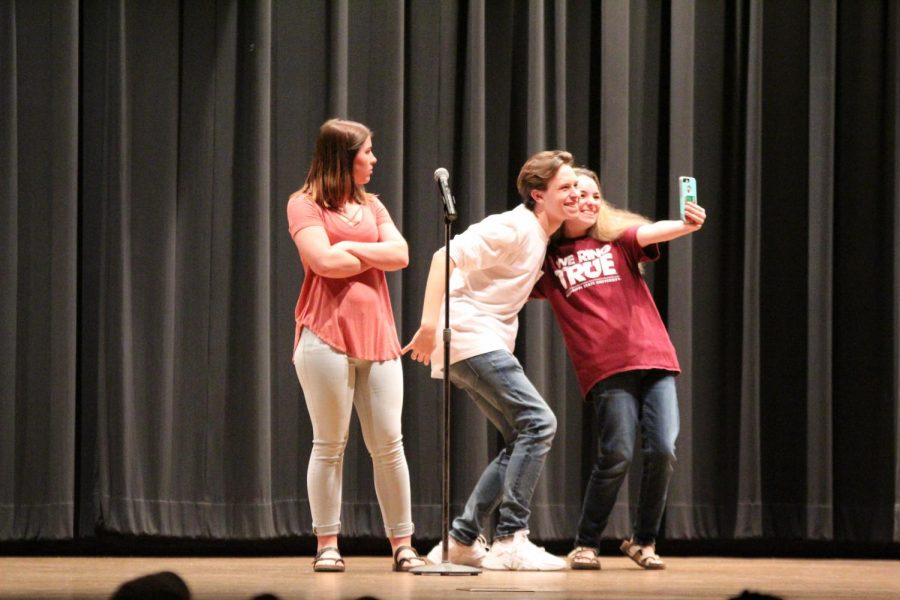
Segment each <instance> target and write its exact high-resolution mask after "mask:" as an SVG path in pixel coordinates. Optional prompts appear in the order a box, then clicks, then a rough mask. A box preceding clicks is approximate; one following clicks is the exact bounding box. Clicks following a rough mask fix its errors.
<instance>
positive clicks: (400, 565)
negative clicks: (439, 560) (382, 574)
mask: <svg viewBox="0 0 900 600" xmlns="http://www.w3.org/2000/svg"><path fill="white" fill-rule="evenodd" d="M406 550H409V551H410V552H412V553H413V556H403V557H401V556H400V553H401V552H404V551H406ZM413 561H418V564H413ZM427 564H428V563H427V562H426V561H425V559H424V558H422V557H421V556H419V553H418V552H416V549H415V548H413V547H412V546H397V549H396V550H394V564H393V565H392V566H391V569H392V570H393V571H395V572H401V573H406V572H407V571H409V570H410V569H412V568H413V567H424V566H425V565H427Z"/></svg>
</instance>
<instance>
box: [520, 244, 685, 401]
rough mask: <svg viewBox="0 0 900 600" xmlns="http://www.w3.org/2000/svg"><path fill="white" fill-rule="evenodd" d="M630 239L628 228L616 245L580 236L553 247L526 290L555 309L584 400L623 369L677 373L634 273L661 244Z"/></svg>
mask: <svg viewBox="0 0 900 600" xmlns="http://www.w3.org/2000/svg"><path fill="white" fill-rule="evenodd" d="M636 234H637V227H632V228H630V229H628V230H626V231H625V232H624V233H623V234H622V235H621V236H620V237H619V239H617V240H616V241H614V242H598V241H597V240H595V239H594V238H592V237H590V236H585V237H580V238H577V239H566V238H563V239H561V240H559V242H558V243H551V245H550V247H549V248H548V249H547V257H546V258H545V259H544V275H543V277H541V278H540V279H539V280H538V282H537V285H535V287H534V291H533V292H532V296H533V297H535V298H544V299H546V300H548V301H549V302H550V306H551V307H552V308H553V313H554V314H555V315H556V320H557V321H558V322H559V326H560V329H562V332H563V336H564V337H565V340H566V348H567V349H568V351H569V357H570V358H571V359H572V363H573V364H574V365H575V372H576V373H577V375H578V383H579V385H580V386H581V393H582V395H583V396H584V397H587V394H588V392H589V391H590V389H591V388H592V387H593V386H594V385H595V384H596V383H597V382H598V381H602V380H603V379H606V378H607V377H609V376H611V375H615V374H616V373H621V372H623V371H634V370H637V369H664V370H667V371H672V372H675V373H679V372H680V371H681V368H680V367H679V365H678V357H677V356H676V355H675V348H674V347H673V346H672V341H671V340H670V339H669V334H668V332H667V331H666V327H665V325H664V324H663V322H662V318H660V316H659V311H658V310H657V309H656V304H655V303H654V302H653V296H652V295H651V294H650V290H649V289H648V288H647V284H646V283H645V282H644V278H643V277H642V276H641V273H640V271H639V270H638V263H639V262H642V261H655V260H657V259H658V258H659V247H658V245H657V244H651V245H649V246H647V247H646V248H641V246H640V244H638V242H637V237H636Z"/></svg>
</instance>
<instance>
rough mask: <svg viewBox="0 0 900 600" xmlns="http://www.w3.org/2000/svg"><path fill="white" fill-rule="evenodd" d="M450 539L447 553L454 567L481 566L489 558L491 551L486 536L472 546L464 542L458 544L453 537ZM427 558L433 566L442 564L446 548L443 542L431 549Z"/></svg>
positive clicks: (479, 538)
mask: <svg viewBox="0 0 900 600" xmlns="http://www.w3.org/2000/svg"><path fill="white" fill-rule="evenodd" d="M448 537H449V538H450V546H449V548H450V551H449V552H448V553H447V558H448V559H449V560H450V562H451V563H453V564H454V565H468V566H470V567H480V566H481V561H482V560H484V557H485V556H487V554H488V549H489V548H488V545H487V540H486V539H484V536H481V535H479V536H478V538H477V539H476V540H475V543H474V544H472V545H471V546H466V545H465V544H463V543H462V542H457V541H456V539H455V538H454V537H453V536H452V535H451V536H448ZM427 558H428V562H430V563H431V564H433V565H439V564H441V562H442V561H443V558H444V547H443V545H442V544H441V542H438V543H437V545H435V547H434V548H432V549H431V552H429V553H428V556H427Z"/></svg>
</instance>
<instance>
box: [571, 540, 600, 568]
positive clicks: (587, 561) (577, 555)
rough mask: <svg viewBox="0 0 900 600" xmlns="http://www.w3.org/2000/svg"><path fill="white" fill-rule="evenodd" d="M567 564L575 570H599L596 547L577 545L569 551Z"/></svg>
mask: <svg viewBox="0 0 900 600" xmlns="http://www.w3.org/2000/svg"><path fill="white" fill-rule="evenodd" d="M568 558H569V564H570V566H571V567H572V569H573V570H575V571H580V570H584V571H599V570H600V559H599V557H598V556H597V549H596V548H590V547H588V546H578V547H577V548H575V549H574V550H572V551H571V552H569V556H568Z"/></svg>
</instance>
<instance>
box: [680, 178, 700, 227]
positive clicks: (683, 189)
mask: <svg viewBox="0 0 900 600" xmlns="http://www.w3.org/2000/svg"><path fill="white" fill-rule="evenodd" d="M685 202H697V181H696V180H695V179H694V178H693V177H687V176H684V175H683V176H681V177H679V178H678V212H679V214H680V215H681V220H682V221H684V222H687V220H688V219H687V217H686V216H685V214H684V203H685Z"/></svg>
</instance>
